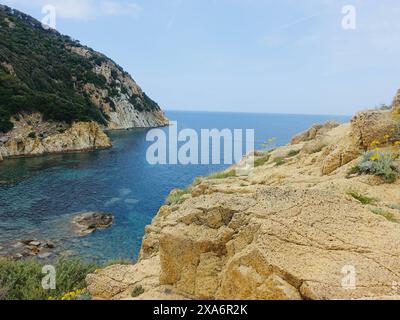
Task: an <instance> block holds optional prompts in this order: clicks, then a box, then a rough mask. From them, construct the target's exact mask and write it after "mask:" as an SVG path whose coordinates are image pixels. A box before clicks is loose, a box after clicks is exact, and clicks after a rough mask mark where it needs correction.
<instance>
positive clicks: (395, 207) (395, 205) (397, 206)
mask: <svg viewBox="0 0 400 320" xmlns="http://www.w3.org/2000/svg"><path fill="white" fill-rule="evenodd" d="M387 207H388V208H390V209H394V210H399V211H400V204H389V205H388V206H387Z"/></svg>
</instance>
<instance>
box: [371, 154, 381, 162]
mask: <svg viewBox="0 0 400 320" xmlns="http://www.w3.org/2000/svg"><path fill="white" fill-rule="evenodd" d="M378 159H379V154H374V155H372V156H371V157H370V158H369V160H371V161H376V160H378Z"/></svg>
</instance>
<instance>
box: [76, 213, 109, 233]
mask: <svg viewBox="0 0 400 320" xmlns="http://www.w3.org/2000/svg"><path fill="white" fill-rule="evenodd" d="M113 222H114V216H113V215H112V214H108V213H102V212H84V213H80V214H78V215H76V216H75V217H74V218H73V219H72V221H71V223H72V224H73V225H74V227H75V232H76V233H78V234H79V235H80V236H86V235H88V234H91V233H93V232H95V231H96V230H97V229H107V228H109V227H110V226H111V225H112V224H113Z"/></svg>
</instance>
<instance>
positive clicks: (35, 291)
mask: <svg viewBox="0 0 400 320" xmlns="http://www.w3.org/2000/svg"><path fill="white" fill-rule="evenodd" d="M42 267H43V265H42V264H40V263H39V262H37V261H34V260H21V261H13V260H10V259H1V260H0V288H1V292H2V295H3V296H4V299H5V300H48V299H49V298H51V297H53V298H55V299H61V297H63V296H64V295H65V293H67V292H72V291H76V290H79V289H83V288H85V286H86V284H85V278H86V275H87V274H88V273H91V272H93V271H94V270H95V269H96V267H95V265H93V264H88V263H84V262H81V261H78V260H65V259H60V260H58V261H56V262H55V264H54V267H55V270H56V289H55V290H45V289H43V287H42V279H43V277H44V275H43V273H42Z"/></svg>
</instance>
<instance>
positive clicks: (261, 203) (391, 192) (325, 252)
mask: <svg viewBox="0 0 400 320" xmlns="http://www.w3.org/2000/svg"><path fill="white" fill-rule="evenodd" d="M389 115H390V111H376V110H374V111H365V112H361V113H359V114H358V115H357V116H355V117H354V118H353V119H352V122H351V123H349V124H343V125H338V124H334V123H328V124H326V125H318V126H314V127H313V128H311V129H310V130H308V131H307V132H304V133H302V134H301V135H299V136H296V137H295V138H294V139H293V141H292V144H289V145H287V146H283V147H280V148H278V149H276V150H274V151H272V152H269V153H261V152H257V153H256V168H255V169H254V172H253V174H252V175H250V176H248V177H231V178H226V179H207V178H204V179H201V181H197V182H196V183H195V184H194V185H192V186H191V187H190V188H189V191H188V192H187V194H185V195H184V196H182V197H181V198H180V199H179V201H177V202H175V203H174V204H171V205H166V206H163V207H161V208H160V210H159V212H158V214H157V216H156V217H155V218H154V220H153V222H152V224H151V225H150V226H148V227H147V228H146V235H145V237H144V239H143V243H142V249H141V252H140V259H139V262H138V263H137V264H136V265H134V266H113V267H109V268H107V269H104V270H101V271H98V272H97V273H96V274H92V275H89V276H88V277H87V285H88V290H89V292H90V293H91V294H92V295H93V296H94V297H95V298H101V299H132V296H131V293H132V291H133V290H134V289H137V288H141V289H143V290H140V291H144V293H143V294H141V295H140V296H138V297H134V299H178V298H180V299H367V298H368V299H369V298H372V299H382V298H391V299H400V290H399V287H398V284H399V283H400V224H399V222H400V183H399V181H398V180H397V181H396V182H394V183H386V182H385V181H384V180H383V179H382V177H380V176H376V175H367V174H365V175H360V174H357V173H355V171H354V170H350V169H351V168H353V167H354V166H356V165H358V164H359V163H360V159H361V158H360V156H361V155H362V154H363V153H364V151H365V150H366V149H368V148H369V145H371V143H370V141H371V140H372V141H373V143H372V145H374V147H375V145H376V142H374V141H377V140H379V141H380V142H379V144H380V145H379V148H380V151H379V152H386V153H388V154H391V156H392V158H393V159H394V160H393V164H392V167H393V168H394V167H396V166H397V175H398V173H399V172H400V166H399V160H398V156H399V152H400V149H399V143H398V142H397V141H399V140H400V135H399V134H400V130H399V126H398V125H399V123H398V122H397V121H396V120H394V118H393V117H391V116H389ZM376 152H378V151H376ZM369 161H372V160H369ZM392 182H393V181H392ZM135 291H138V290H135Z"/></svg>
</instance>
